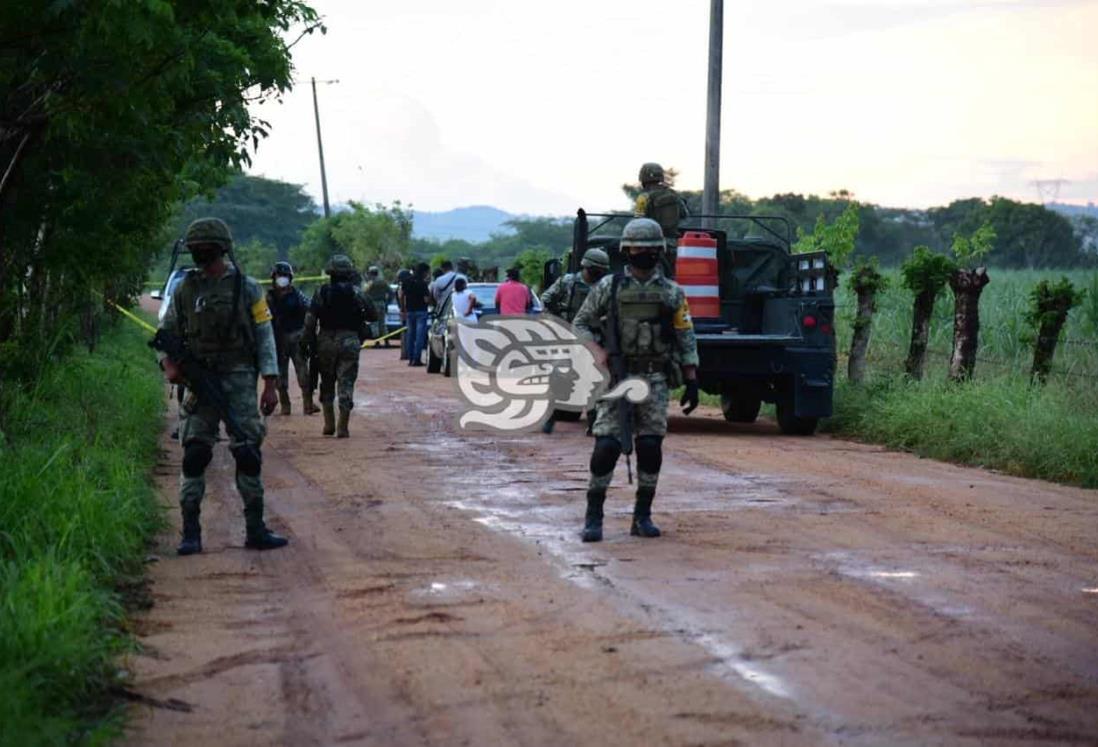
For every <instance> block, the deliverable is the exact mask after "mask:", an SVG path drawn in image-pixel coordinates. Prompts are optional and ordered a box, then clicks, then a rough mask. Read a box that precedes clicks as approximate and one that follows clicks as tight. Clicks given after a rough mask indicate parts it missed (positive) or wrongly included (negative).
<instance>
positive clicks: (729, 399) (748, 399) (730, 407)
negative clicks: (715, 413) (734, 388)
mask: <svg viewBox="0 0 1098 747" xmlns="http://www.w3.org/2000/svg"><path fill="white" fill-rule="evenodd" d="M760 407H762V400H761V399H759V398H758V397H752V396H751V395H748V394H735V393H733V392H727V393H722V394H721V412H723V413H724V419H725V420H727V421H728V422H729V423H754V422H755V420H756V419H757V418H758V417H759V408H760Z"/></svg>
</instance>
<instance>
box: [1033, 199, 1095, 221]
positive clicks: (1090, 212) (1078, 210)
mask: <svg viewBox="0 0 1098 747" xmlns="http://www.w3.org/2000/svg"><path fill="white" fill-rule="evenodd" d="M1045 207H1047V208H1048V209H1049V210H1055V211H1056V212H1057V213H1061V214H1063V215H1068V216H1071V215H1087V216H1090V217H1091V218H1098V205H1095V204H1094V203H1093V202H1088V203H1087V204H1086V205H1068V204H1065V203H1063V202H1050V203H1048V204H1047V205H1045Z"/></svg>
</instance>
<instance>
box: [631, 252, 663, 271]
mask: <svg viewBox="0 0 1098 747" xmlns="http://www.w3.org/2000/svg"><path fill="white" fill-rule="evenodd" d="M659 261H660V255H659V254H658V253H656V252H641V253H639V254H630V255H629V264H631V265H633V267H636V268H637V269H638V270H651V269H653V268H654V267H655V266H656V263H657V262H659Z"/></svg>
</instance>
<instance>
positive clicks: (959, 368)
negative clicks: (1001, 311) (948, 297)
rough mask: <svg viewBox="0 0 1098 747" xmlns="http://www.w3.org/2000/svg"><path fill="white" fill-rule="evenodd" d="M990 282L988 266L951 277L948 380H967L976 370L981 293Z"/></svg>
mask: <svg viewBox="0 0 1098 747" xmlns="http://www.w3.org/2000/svg"><path fill="white" fill-rule="evenodd" d="M990 282H991V278H989V277H988V275H987V268H986V267H977V268H976V269H973V270H957V271H956V272H954V273H953V275H952V276H951V277H950V278H949V287H950V288H952V289H953V355H952V356H950V359H949V378H951V379H953V380H954V381H967V380H969V379H971V378H972V374H973V372H974V371H975V370H976V351H977V349H979V347H980V294H981V293H983V292H984V287H985V286H986V285H987V284H988V283H990Z"/></svg>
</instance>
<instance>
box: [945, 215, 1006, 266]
mask: <svg viewBox="0 0 1098 747" xmlns="http://www.w3.org/2000/svg"><path fill="white" fill-rule="evenodd" d="M994 248H995V229H994V228H992V227H991V224H990V223H985V224H983V225H982V226H980V227H979V228H977V229H976V230H975V231H973V232H972V235H970V236H965V235H963V234H960V233H958V234H956V235H955V236H954V237H953V247H952V251H953V256H954V257H956V259H957V264H958V265H960V266H961V267H962V268H973V267H975V266H976V265H977V264H978V263H979V262H980V261H981V260H982V259H983V258H984V257H986V256H987V255H988V254H990V253H991V250H992V249H994Z"/></svg>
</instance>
